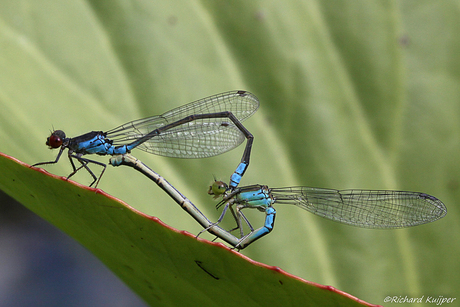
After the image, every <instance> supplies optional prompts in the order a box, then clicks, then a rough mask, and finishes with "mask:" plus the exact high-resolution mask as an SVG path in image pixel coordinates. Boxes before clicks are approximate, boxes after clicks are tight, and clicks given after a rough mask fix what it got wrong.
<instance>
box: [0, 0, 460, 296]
mask: <svg viewBox="0 0 460 307" xmlns="http://www.w3.org/2000/svg"><path fill="white" fill-rule="evenodd" d="M427 16H429V18H427ZM0 17H1V18H0V71H1V74H0V103H1V106H2V112H0V138H1V140H2V143H1V145H0V150H1V151H2V152H5V153H7V154H9V155H12V156H15V157H17V158H18V159H21V160H23V161H26V162H28V163H30V164H33V163H36V162H42V161H51V160H54V159H55V157H56V154H57V153H56V152H55V151H49V150H47V149H46V148H45V146H44V142H45V138H46V137H47V136H48V134H49V130H50V129H52V127H53V126H54V127H55V128H56V129H62V130H64V131H65V132H66V134H67V135H68V136H77V135H80V134H82V133H85V132H88V131H91V130H104V131H106V130H109V129H111V128H113V127H116V126H118V125H120V124H123V123H125V122H127V121H130V120H134V119H137V118H141V117H145V116H150V115H157V114H161V113H163V112H165V111H167V110H169V109H171V108H173V107H177V106H180V105H182V104H185V103H188V102H190V101H193V100H196V99H199V98H203V97H206V96H209V95H212V94H216V93H219V92H224V91H227V90H234V89H244V90H249V91H251V92H253V93H254V94H255V95H256V96H258V97H259V99H260V101H261V107H260V109H259V111H258V112H257V113H256V114H255V116H253V117H252V118H251V119H249V120H248V121H246V122H245V126H246V127H247V128H248V129H249V130H250V131H251V132H252V133H253V134H254V136H255V142H254V146H253V155H252V156H251V165H250V166H249V169H248V171H247V172H246V174H245V176H244V178H243V181H242V185H249V184H254V183H261V184H267V185H269V186H271V187H282V186H294V185H305V186H314V187H315V186H316V187H325V188H336V189H345V188H363V189H398V190H413V191H420V192H425V193H428V194H432V195H434V196H436V197H438V198H440V199H441V200H442V201H443V202H445V204H446V206H447V208H448V214H447V216H446V217H445V218H443V219H442V220H440V221H437V222H435V223H432V224H428V225H423V226H418V227H415V228H410V229H402V230H369V229H359V228H353V227H349V226H345V225H340V224H336V223H333V222H330V221H327V220H323V219H321V218H319V217H316V216H313V215H311V214H309V213H307V212H301V211H300V210H299V209H298V208H289V207H283V206H281V205H280V206H276V210H277V213H278V214H277V217H276V225H275V228H274V230H273V232H272V233H271V234H270V235H269V236H266V237H264V238H263V239H261V240H259V241H257V242H256V243H254V244H253V245H251V246H250V247H248V248H247V249H245V250H243V252H242V253H243V254H245V255H247V256H249V257H251V258H252V259H254V260H257V261H260V262H263V263H267V264H268V265H275V266H279V267H281V268H283V269H284V270H286V271H287V272H289V273H292V274H295V275H298V276H300V277H302V278H304V279H307V280H311V281H314V282H318V283H320V284H328V285H332V286H334V287H336V288H338V289H340V290H343V291H345V292H348V293H351V294H352V295H354V296H357V297H359V298H361V299H364V300H366V301H369V302H372V303H378V304H383V303H384V299H385V297H387V296H398V295H402V296H405V295H407V296H409V297H421V296H422V295H424V296H425V297H427V296H434V297H437V296H439V295H443V296H444V297H449V296H455V293H456V291H457V289H459V288H460V277H459V276H457V275H458V274H453V272H458V271H460V264H459V262H458V255H459V253H460V222H459V221H460V217H459V210H458V205H457V204H458V203H459V200H460V184H459V180H458V178H459V173H460V166H459V163H458V161H457V160H458V159H457V154H458V152H459V149H460V148H459V147H460V143H459V142H458V134H459V133H460V125H459V124H458V123H460V112H459V110H458V98H459V97H460V90H459V89H460V86H459V84H458V83H459V80H460V78H458V75H459V73H460V56H459V54H460V53H459V46H460V37H459V36H458V33H459V30H460V29H459V28H460V24H459V23H458V19H459V12H458V9H457V6H456V3H455V2H454V1H420V0H417V1H413V0H411V1H402V2H395V1H383V0H382V1H363V0H361V1H351V2H350V1H348V2H339V1H321V2H312V1H291V0H286V1H279V2H270V3H268V2H254V1H252V2H247V1H231V2H229V1H206V0H205V1H201V2H183V1H174V0H173V1H168V2H157V1H141V0H139V1H110V2H109V1H70V2H69V1H61V2H56V1H30V0H29V1H21V2H17V1H1V2H0ZM242 151H243V148H242V147H241V148H238V149H237V150H233V151H232V152H229V153H226V154H224V155H221V156H218V157H215V158H209V159H201V160H176V159H167V158H162V157H156V156H153V155H148V154H146V153H143V152H140V151H135V152H133V154H134V155H135V156H136V157H137V158H139V159H140V160H142V161H143V162H144V163H146V164H147V165H148V166H149V167H151V168H152V169H154V170H155V171H157V172H158V173H160V174H161V175H162V176H164V177H165V178H167V179H168V181H169V182H171V183H172V184H173V185H174V186H175V187H176V188H177V189H178V190H179V191H181V192H182V193H183V194H184V195H186V196H187V197H188V198H189V199H191V200H192V201H193V203H195V204H196V205H197V206H198V207H199V209H200V210H201V211H202V212H203V213H204V214H205V215H206V216H208V217H209V219H210V220H216V219H217V217H218V216H219V212H217V211H216V210H214V205H215V202H214V201H213V200H212V199H210V198H209V197H208V195H207V194H206V190H207V187H208V186H209V184H210V183H211V182H212V179H213V177H212V175H213V174H215V175H216V176H217V177H218V179H223V180H226V181H228V177H229V176H230V174H231V173H232V172H233V171H234V169H235V167H236V166H237V164H238V162H239V160H240V159H241V154H242ZM95 158H96V159H99V161H102V162H107V161H108V158H106V157H95ZM46 169H47V170H48V171H49V172H52V173H54V174H58V175H62V176H65V175H68V174H69V173H70V170H71V168H70V165H69V163H68V161H66V159H62V161H60V162H59V163H58V164H56V165H49V166H46ZM95 171H96V172H97V171H99V170H97V169H95ZM73 179H75V180H76V181H78V182H80V183H82V184H89V183H90V182H91V178H90V177H89V175H88V174H87V173H85V172H80V173H79V174H77V175H76V176H75V178H73ZM99 187H100V188H101V189H102V190H104V191H105V192H107V193H109V194H111V195H113V196H115V197H117V198H120V199H123V200H124V201H125V202H127V203H129V204H130V205H132V206H133V207H135V208H136V209H137V210H139V211H141V212H144V213H146V214H149V215H153V216H156V217H159V218H160V219H161V220H162V221H163V222H165V223H166V224H168V225H171V226H172V227H174V228H177V229H183V230H187V231H189V232H191V233H193V234H196V233H198V232H199V231H200V230H201V229H200V227H199V225H198V224H197V223H196V222H195V221H194V220H192V219H191V218H190V217H189V216H188V215H187V214H185V213H184V212H183V211H182V209H181V208H180V207H179V206H177V205H176V204H174V203H173V202H172V201H171V200H170V199H168V197H167V195H165V193H163V192H162V191H161V190H160V189H158V188H157V187H156V186H155V185H153V184H152V183H151V182H150V181H148V180H146V179H145V178H144V177H143V176H141V175H140V174H137V173H135V172H133V171H132V170H131V169H129V168H112V167H109V168H108V169H107V170H106V172H105V174H104V177H103V178H102V180H101V183H100V185H99ZM73 205H74V204H73ZM108 209H109V208H107V210H108ZM110 209H113V208H110ZM112 211H118V210H112ZM109 212H110V211H109ZM259 215H260V213H259V214H257V212H256V213H254V217H251V221H254V222H253V224H255V225H256V224H257V223H262V221H260V222H259V221H258V220H257V218H258V217H259ZM260 218H261V219H263V216H260ZM230 227H231V226H230ZM206 238H210V237H209V236H208V237H206ZM195 265H196V264H195ZM256 282H258V280H256V279H254V280H253V282H251V283H249V284H247V285H246V286H247V287H249V288H251V287H255V285H256ZM197 284H198V283H197Z"/></svg>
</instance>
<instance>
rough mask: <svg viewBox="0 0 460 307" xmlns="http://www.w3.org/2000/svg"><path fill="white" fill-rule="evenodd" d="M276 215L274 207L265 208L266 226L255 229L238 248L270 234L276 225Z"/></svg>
mask: <svg viewBox="0 0 460 307" xmlns="http://www.w3.org/2000/svg"><path fill="white" fill-rule="evenodd" d="M275 215H276V210H275V208H273V207H268V208H266V209H265V223H264V226H262V227H260V228H259V229H257V230H254V231H253V232H251V233H250V234H248V235H247V236H246V237H244V238H243V239H242V240H241V242H240V243H239V244H238V245H237V246H236V247H237V248H241V249H242V248H245V247H246V246H248V245H249V244H251V243H252V242H254V241H256V240H258V239H260V238H262V237H263V236H265V235H267V234H269V233H270V232H271V231H272V230H273V227H274V226H275Z"/></svg>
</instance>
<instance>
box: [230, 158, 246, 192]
mask: <svg viewBox="0 0 460 307" xmlns="http://www.w3.org/2000/svg"><path fill="white" fill-rule="evenodd" d="M247 168H248V164H247V163H246V162H241V163H240V164H239V165H238V167H237V168H236V170H235V172H234V173H233V175H232V176H231V177H230V188H231V189H235V188H236V187H237V186H238V184H240V181H241V177H243V174H244V172H245V171H246V169H247Z"/></svg>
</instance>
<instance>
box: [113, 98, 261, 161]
mask: <svg viewBox="0 0 460 307" xmlns="http://www.w3.org/2000/svg"><path fill="white" fill-rule="evenodd" d="M258 107H259V100H258V99H257V97H256V96H254V95H253V94H251V93H249V92H246V91H232V92H226V93H222V94H218V95H214V96H210V97H207V98H203V99H200V100H197V101H195V102H192V103H189V104H186V105H183V106H181V107H178V108H175V109H172V110H170V111H168V112H166V113H164V114H162V115H159V116H153V117H149V118H144V119H139V120H135V121H132V122H129V123H126V124H124V125H121V126H119V127H117V128H115V129H112V130H110V131H108V132H107V137H108V138H109V139H110V140H112V141H113V145H115V146H118V145H125V144H129V143H131V142H133V141H135V140H137V139H139V138H140V137H142V136H144V135H146V134H148V133H149V132H151V131H153V130H155V129H157V128H159V127H162V126H164V125H167V124H171V123H174V122H177V121H179V120H181V119H183V118H185V117H187V116H189V115H197V114H210V113H219V112H224V111H230V112H232V113H233V115H235V117H236V118H237V119H238V120H239V121H240V122H242V121H244V120H245V119H247V118H248V117H250V116H252V115H253V114H254V113H255V112H256V111H257V109H258ZM244 139H245V136H244V134H243V133H242V132H241V131H240V129H239V128H238V127H236V126H235V125H234V123H233V122H232V121H231V120H230V119H228V118H203V119H198V120H194V121H192V122H188V123H185V124H182V125H180V126H177V127H175V128H172V129H169V130H167V131H165V132H163V133H162V134H160V135H159V136H155V137H153V138H151V139H150V140H148V141H146V142H145V143H143V144H141V145H139V146H138V147H136V148H139V149H141V150H144V151H147V152H149V153H153V154H156V155H161V156H167V157H175V158H205V157H211V156H215V155H219V154H221V153H224V152H226V151H229V150H231V149H233V148H235V147H237V146H238V145H240V144H241V143H242V142H243V141H244Z"/></svg>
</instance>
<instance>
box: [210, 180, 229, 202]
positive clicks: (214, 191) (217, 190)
mask: <svg viewBox="0 0 460 307" xmlns="http://www.w3.org/2000/svg"><path fill="white" fill-rule="evenodd" d="M227 189H228V186H227V184H226V183H225V182H223V181H217V180H215V181H214V183H213V184H212V185H211V186H210V187H209V191H208V194H209V195H214V198H217V197H219V196H221V195H222V194H224V193H225V191H227Z"/></svg>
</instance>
